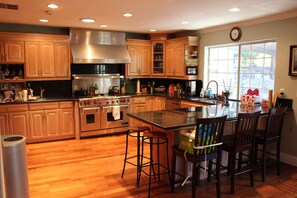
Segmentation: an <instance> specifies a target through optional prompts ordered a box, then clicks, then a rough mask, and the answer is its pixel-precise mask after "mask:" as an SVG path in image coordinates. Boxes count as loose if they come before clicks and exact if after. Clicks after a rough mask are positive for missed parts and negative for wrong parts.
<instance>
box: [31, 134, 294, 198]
mask: <svg viewBox="0 0 297 198" xmlns="http://www.w3.org/2000/svg"><path fill="white" fill-rule="evenodd" d="M130 148H131V149H130V153H131V154H134V153H135V152H136V140H135V139H133V138H130ZM124 151H125V136H124V135H116V136H106V137H96V138H88V139H82V140H66V141H65V140H64V141H56V142H48V143H39V144H28V145H27V160H28V168H29V184H30V196H31V197H32V198H40V197H43V198H44V197H54V198H57V197H58V198H76V197H83V198H97V197H106V198H116V197H147V187H148V178H147V176H145V175H142V177H141V181H140V186H139V187H136V169H135V167H134V166H131V165H129V164H127V165H126V171H125V175H124V178H123V179H121V171H122V166H123V158H124ZM166 182H167V181H161V182H160V183H158V182H154V183H153V185H152V189H151V197H176V198H182V197H190V196H191V185H190V184H188V185H186V186H184V187H176V192H175V193H174V194H172V193H171V192H170V187H169V185H168V184H167V183H166ZM235 182H236V192H235V195H231V194H230V193H229V191H230V186H229V183H230V182H229V177H227V176H222V197H226V198H228V197H236V198H237V197H238V198H239V197H256V198H258V197H259V198H260V197H265V198H266V197H269V198H271V197H272V198H274V197H276V198H280V197H282V198H292V197H297V167H293V166H289V165H286V164H282V166H281V176H277V175H276V170H275V165H274V164H270V165H269V167H268V173H267V181H266V183H262V182H261V179H260V171H259V170H257V171H256V174H255V186H254V187H250V186H249V177H248V175H247V174H244V175H241V176H239V177H236V181H235ZM196 193H197V197H201V198H203V197H216V191H215V185H214V184H207V185H201V186H197V188H196Z"/></svg>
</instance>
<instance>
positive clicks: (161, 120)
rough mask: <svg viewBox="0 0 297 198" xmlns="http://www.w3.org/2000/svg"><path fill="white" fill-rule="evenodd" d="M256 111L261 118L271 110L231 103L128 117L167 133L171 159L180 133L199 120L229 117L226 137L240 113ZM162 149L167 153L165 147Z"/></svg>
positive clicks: (162, 155) (140, 113) (129, 114)
mask: <svg viewBox="0 0 297 198" xmlns="http://www.w3.org/2000/svg"><path fill="white" fill-rule="evenodd" d="M256 111H261V116H264V115H268V112H269V108H268V107H266V108H263V107H262V106H261V105H254V106H248V105H241V103H240V102H235V101H229V104H228V105H224V104H221V103H219V104H216V105H209V106H201V107H190V108H180V109H173V110H160V111H147V112H137V113H128V116H129V117H130V118H131V119H137V120H138V121H141V122H142V123H143V125H146V126H149V127H151V129H152V130H158V131H162V132H164V133H166V135H167V138H168V144H169V157H170V158H171V156H172V150H171V146H172V145H174V144H178V142H179V133H180V132H181V131H183V130H190V129H191V128H193V127H195V125H196V119H197V118H213V117H218V116H222V115H227V122H226V124H225V130H224V135H226V134H232V133H233V130H234V123H235V121H236V120H237V116H238V113H247V112H251V113H252V112H256ZM265 117H266V116H265ZM259 123H262V122H259ZM161 149H163V151H165V147H164V148H161ZM155 150H156V149H155ZM165 154H166V153H164V152H161V154H160V159H161V163H163V164H164V162H163V160H162V159H166V158H165ZM154 155H155V153H154ZM170 161H171V159H170Z"/></svg>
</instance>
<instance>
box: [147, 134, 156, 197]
mask: <svg viewBox="0 0 297 198" xmlns="http://www.w3.org/2000/svg"><path fill="white" fill-rule="evenodd" d="M150 141H153V140H152V139H150ZM152 169H154V162H153V145H152V144H150V171H149V186H148V197H150V195H151V182H152ZM154 176H155V174H154Z"/></svg>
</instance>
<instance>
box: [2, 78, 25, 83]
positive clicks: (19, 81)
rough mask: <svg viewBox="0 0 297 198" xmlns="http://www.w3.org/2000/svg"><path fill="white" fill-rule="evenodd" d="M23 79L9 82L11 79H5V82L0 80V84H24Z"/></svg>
mask: <svg viewBox="0 0 297 198" xmlns="http://www.w3.org/2000/svg"><path fill="white" fill-rule="evenodd" d="M25 82H26V80H25V79H18V80H11V79H9V80H8V79H6V80H0V83H25Z"/></svg>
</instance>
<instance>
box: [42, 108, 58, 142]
mask: <svg viewBox="0 0 297 198" xmlns="http://www.w3.org/2000/svg"><path fill="white" fill-rule="evenodd" d="M44 112H45V124H44V127H45V135H46V136H47V137H56V136H59V135H60V118H59V110H58V109H52V110H45V111H44Z"/></svg>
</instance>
